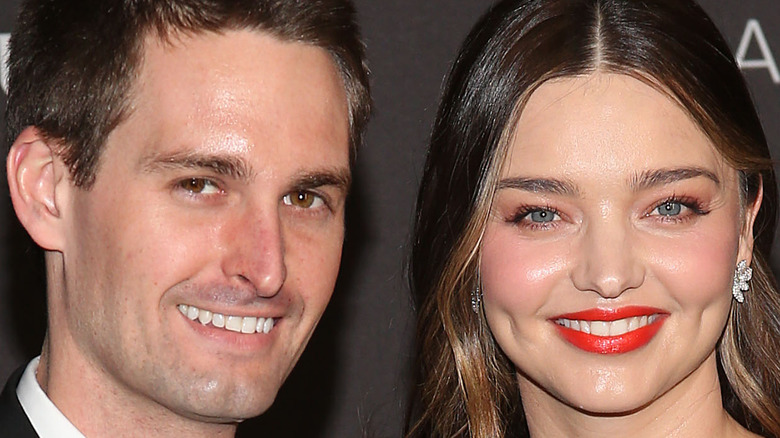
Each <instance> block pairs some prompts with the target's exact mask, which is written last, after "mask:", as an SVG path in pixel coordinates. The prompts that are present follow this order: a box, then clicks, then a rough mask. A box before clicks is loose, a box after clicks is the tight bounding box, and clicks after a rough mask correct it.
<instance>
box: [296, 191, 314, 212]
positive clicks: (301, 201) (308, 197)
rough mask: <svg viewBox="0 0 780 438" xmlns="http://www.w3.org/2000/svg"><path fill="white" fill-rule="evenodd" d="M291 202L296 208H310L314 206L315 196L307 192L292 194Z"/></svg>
mask: <svg viewBox="0 0 780 438" xmlns="http://www.w3.org/2000/svg"><path fill="white" fill-rule="evenodd" d="M290 201H291V202H292V205H294V206H296V207H301V208H309V207H311V206H312V204H314V195H312V194H311V193H307V192H298V193H292V194H291V195H290Z"/></svg>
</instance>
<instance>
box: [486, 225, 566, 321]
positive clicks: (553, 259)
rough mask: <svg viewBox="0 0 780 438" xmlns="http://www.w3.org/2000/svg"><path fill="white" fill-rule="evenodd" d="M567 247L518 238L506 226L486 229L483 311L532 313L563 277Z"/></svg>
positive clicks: (540, 305) (558, 242)
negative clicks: (495, 309)
mask: <svg viewBox="0 0 780 438" xmlns="http://www.w3.org/2000/svg"><path fill="white" fill-rule="evenodd" d="M567 248H568V245H566V244H565V242H561V241H541V240H532V239H528V238H521V237H519V236H517V235H516V234H514V233H512V227H510V226H503V225H492V226H488V229H487V230H486V233H485V239H484V243H483V247H482V261H481V267H480V275H481V281H482V293H483V299H484V301H485V305H486V310H487V309H491V308H493V307H496V308H497V309H501V311H504V312H508V313H509V314H510V316H512V315H514V316H517V314H533V313H535V312H536V310H537V309H539V308H541V307H542V306H543V305H544V304H545V303H547V301H548V299H549V295H550V293H551V292H552V291H553V290H554V289H555V287H556V284H559V283H560V282H561V280H562V279H563V278H565V266H566V264H567V262H566V253H567V252H568V250H567Z"/></svg>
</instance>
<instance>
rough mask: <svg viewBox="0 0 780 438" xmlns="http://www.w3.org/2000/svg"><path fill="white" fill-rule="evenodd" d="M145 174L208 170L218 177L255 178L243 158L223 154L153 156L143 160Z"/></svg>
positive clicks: (182, 153) (194, 153) (188, 153)
mask: <svg viewBox="0 0 780 438" xmlns="http://www.w3.org/2000/svg"><path fill="white" fill-rule="evenodd" d="M141 167H142V169H143V170H144V171H145V172H155V171H159V170H162V169H192V170H207V171H210V172H213V173H215V174H218V175H225V176H230V177H233V178H236V179H244V180H249V179H252V178H253V177H254V176H255V173H254V170H253V169H252V166H250V165H249V164H247V163H246V161H244V160H243V159H242V158H241V157H237V156H233V155H223V154H202V153H198V152H174V153H168V154H152V155H149V156H147V157H144V158H143V159H142V160H141Z"/></svg>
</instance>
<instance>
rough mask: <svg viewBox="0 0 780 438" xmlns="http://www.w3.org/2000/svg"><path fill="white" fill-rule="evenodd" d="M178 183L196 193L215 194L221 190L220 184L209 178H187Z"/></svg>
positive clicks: (182, 187)
mask: <svg viewBox="0 0 780 438" xmlns="http://www.w3.org/2000/svg"><path fill="white" fill-rule="evenodd" d="M177 185H178V187H179V188H181V189H183V190H185V191H187V192H188V193H190V194H194V195H213V194H217V193H220V192H221V189H220V188H219V186H218V185H217V184H216V183H215V182H213V181H211V180H210V179H207V178H187V179H183V180H181V181H179V182H178V183H177Z"/></svg>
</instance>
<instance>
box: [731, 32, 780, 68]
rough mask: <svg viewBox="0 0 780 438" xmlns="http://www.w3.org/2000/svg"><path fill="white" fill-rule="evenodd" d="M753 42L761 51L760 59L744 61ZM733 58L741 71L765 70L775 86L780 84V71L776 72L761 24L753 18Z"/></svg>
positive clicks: (773, 59) (775, 64) (775, 65)
mask: <svg viewBox="0 0 780 438" xmlns="http://www.w3.org/2000/svg"><path fill="white" fill-rule="evenodd" d="M753 41H755V42H756V44H758V49H759V50H760V51H761V58H758V59H745V56H747V52H748V49H749V48H750V46H751V44H752V43H753ZM734 57H735V58H737V63H738V64H739V66H740V68H742V69H743V70H746V69H754V68H765V69H767V70H768V71H769V76H771V77H772V81H773V82H774V83H775V84H780V71H778V68H777V63H776V62H775V58H774V56H772V50H770V48H769V43H768V42H767V41H766V36H765V35H764V31H763V30H762V29H761V23H759V22H758V20H756V19H754V18H752V19H750V20H748V22H747V26H745V31H744V32H743V33H742V39H741V40H740V41H739V47H738V48H737V54H736V55H735V56H734Z"/></svg>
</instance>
